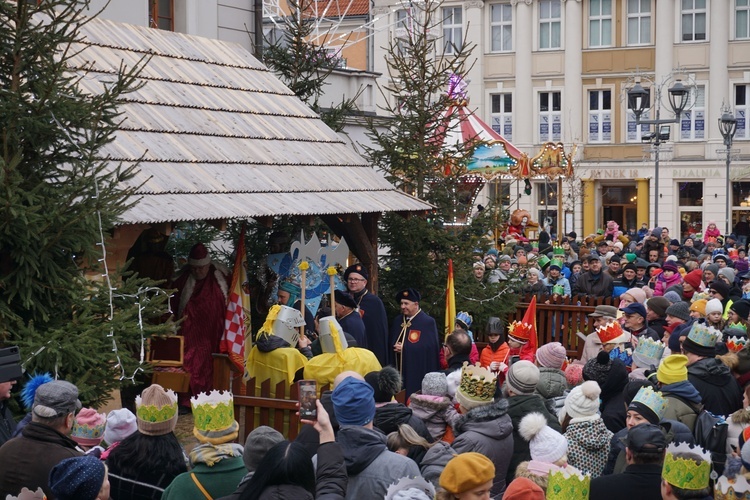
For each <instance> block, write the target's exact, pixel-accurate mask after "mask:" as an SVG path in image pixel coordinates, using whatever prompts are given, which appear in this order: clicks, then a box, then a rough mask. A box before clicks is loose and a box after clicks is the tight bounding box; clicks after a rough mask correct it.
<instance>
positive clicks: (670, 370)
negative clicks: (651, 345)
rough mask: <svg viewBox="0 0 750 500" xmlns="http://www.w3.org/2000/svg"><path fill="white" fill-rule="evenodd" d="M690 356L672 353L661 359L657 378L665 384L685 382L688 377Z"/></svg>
mask: <svg viewBox="0 0 750 500" xmlns="http://www.w3.org/2000/svg"><path fill="white" fill-rule="evenodd" d="M687 362H688V358H687V356H685V355H684V354H672V355H671V356H667V357H666V358H664V359H662V360H661V364H660V365H659V368H658V369H657V370H656V379H657V380H658V381H659V382H661V383H662V384H664V385H668V384H674V383H676V382H683V381H685V380H687V378H688V371H687Z"/></svg>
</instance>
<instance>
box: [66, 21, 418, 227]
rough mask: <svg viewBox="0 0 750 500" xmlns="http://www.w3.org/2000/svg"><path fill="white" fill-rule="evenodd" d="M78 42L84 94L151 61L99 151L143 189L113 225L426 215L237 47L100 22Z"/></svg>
mask: <svg viewBox="0 0 750 500" xmlns="http://www.w3.org/2000/svg"><path fill="white" fill-rule="evenodd" d="M82 32H83V34H84V35H85V41H86V44H87V47H86V50H84V51H83V52H82V53H81V54H80V55H79V56H78V57H77V59H76V60H75V61H74V64H77V65H79V66H80V67H84V66H86V65H90V68H91V69H90V71H88V73H86V74H85V76H84V78H83V80H82V81H81V85H82V87H83V88H85V89H86V90H88V91H89V92H100V91H101V89H102V86H103V85H105V84H106V81H107V80H109V79H111V78H112V75H114V74H116V72H117V70H118V68H119V67H120V64H121V62H123V61H124V63H125V64H126V65H128V66H132V65H134V64H135V63H136V62H137V61H138V60H139V59H140V58H141V57H143V56H144V55H147V54H151V60H150V62H149V63H148V65H146V67H145V68H144V70H143V72H142V73H141V74H140V79H141V81H143V82H144V85H143V87H142V88H140V89H139V90H137V91H135V92H133V93H131V94H127V95H126V96H125V97H124V100H123V102H122V104H121V105H120V109H121V111H122V113H123V118H124V119H125V120H124V122H123V124H122V126H121V127H120V130H119V131H118V132H117V136H116V139H115V140H114V141H113V142H112V143H111V144H109V145H107V146H106V147H105V148H104V149H103V150H102V154H103V156H104V157H105V158H109V159H111V160H112V161H113V162H125V163H126V164H127V163H131V162H136V161H138V160H139V159H140V165H139V172H138V174H137V175H136V176H135V178H134V179H133V180H132V181H131V182H132V184H133V185H136V186H138V185H141V184H143V185H142V186H141V187H140V188H139V190H138V195H139V197H140V198H139V201H138V203H137V204H136V205H135V207H134V208H132V209H130V210H129V211H127V212H126V213H125V214H124V215H123V217H122V220H121V223H122V224H132V223H158V222H169V221H189V220H210V219H232V218H247V217H258V216H273V215H282V214H292V215H314V214H321V215H322V214H346V213H373V212H390V211H424V210H430V209H431V208H432V206H431V205H429V204H427V203H425V202H423V201H421V200H419V199H418V198H415V197H413V196H409V195H407V194H405V193H403V192H401V191H398V190H397V189H396V188H395V187H394V186H393V185H391V184H390V183H389V182H388V181H387V180H385V178H384V177H383V176H382V175H381V173H379V172H378V171H376V170H375V169H374V168H372V167H371V166H370V165H369V164H368V163H367V161H366V160H365V159H364V158H362V157H361V156H359V155H358V154H357V153H356V152H355V151H353V150H352V149H351V148H350V147H348V146H347V145H346V144H345V142H344V141H343V140H342V139H341V138H340V137H339V136H338V135H337V134H336V133H335V132H333V131H332V130H331V129H330V128H328V127H327V126H326V125H325V124H324V123H323V122H322V121H321V120H320V119H319V118H318V116H317V115H316V114H315V113H313V112H312V111H311V110H310V109H309V108H308V107H307V106H306V105H305V104H304V103H302V102H301V101H300V100H299V99H297V97H295V96H294V94H293V93H292V92H291V91H290V90H289V89H288V88H287V87H286V86H284V85H283V84H282V83H281V82H280V81H279V79H278V78H276V76H275V75H274V74H273V73H272V72H270V71H269V70H268V69H267V68H266V67H265V66H263V64H261V63H260V62H259V61H258V60H257V59H255V58H254V57H253V56H252V55H251V54H250V53H249V52H248V51H246V50H245V49H244V48H243V47H241V46H240V45H237V44H233V43H227V42H222V41H219V40H214V39H208V38H200V37H194V36H188V35H183V34H179V33H172V32H168V31H162V30H157V29H150V28H144V27H139V26H132V25H127V24H121V23H116V22H112V21H107V20H102V19H94V20H92V21H91V22H90V23H88V24H87V25H86V26H85V27H84V28H83V30H82Z"/></svg>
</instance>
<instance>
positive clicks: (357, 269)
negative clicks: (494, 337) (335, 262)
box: [344, 263, 370, 281]
mask: <svg viewBox="0 0 750 500" xmlns="http://www.w3.org/2000/svg"><path fill="white" fill-rule="evenodd" d="M352 273H357V274H359V275H360V276H362V277H363V278H364V279H366V280H367V279H370V275H369V273H368V272H367V267H365V266H363V265H362V264H360V263H356V264H352V265H351V266H349V267H347V268H346V270H345V271H344V281H346V280H348V279H349V275H350V274H352Z"/></svg>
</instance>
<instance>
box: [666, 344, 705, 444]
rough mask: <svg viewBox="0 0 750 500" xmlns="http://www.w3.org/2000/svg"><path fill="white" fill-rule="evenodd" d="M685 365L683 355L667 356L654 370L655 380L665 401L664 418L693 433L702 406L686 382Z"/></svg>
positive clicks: (699, 397) (686, 360) (693, 388)
mask: <svg viewBox="0 0 750 500" xmlns="http://www.w3.org/2000/svg"><path fill="white" fill-rule="evenodd" d="M687 363H688V358H687V356H685V355H684V354H672V355H671V356H667V357H666V358H664V359H662V361H661V363H660V364H659V368H657V370H656V380H657V381H658V384H659V387H660V388H661V389H660V390H661V393H662V396H664V397H665V398H666V399H667V410H666V412H665V413H664V418H665V419H669V420H677V421H678V422H682V423H683V424H685V425H686V426H688V428H689V429H690V432H693V429H695V420H696V419H697V418H698V413H700V410H701V408H702V405H701V395H700V393H699V392H698V390H697V389H696V388H695V386H693V384H691V383H690V381H688V370H687Z"/></svg>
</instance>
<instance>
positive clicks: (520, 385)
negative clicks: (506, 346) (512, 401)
mask: <svg viewBox="0 0 750 500" xmlns="http://www.w3.org/2000/svg"><path fill="white" fill-rule="evenodd" d="M538 383H539V368H537V367H536V365H534V363H532V362H531V361H526V360H521V361H516V362H515V363H513V364H512V365H511V366H510V369H509V370H508V378H507V379H506V384H508V389H510V390H511V391H513V392H515V393H516V394H532V393H533V392H534V390H535V389H536V384H538Z"/></svg>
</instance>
